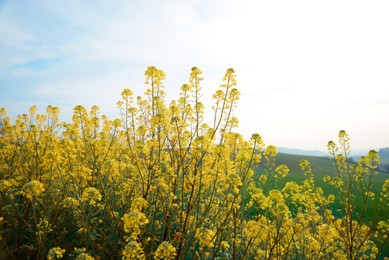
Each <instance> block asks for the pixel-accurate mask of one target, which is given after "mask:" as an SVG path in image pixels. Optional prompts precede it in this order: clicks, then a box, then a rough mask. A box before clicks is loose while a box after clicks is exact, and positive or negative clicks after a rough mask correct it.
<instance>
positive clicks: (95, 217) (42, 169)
mask: <svg viewBox="0 0 389 260" xmlns="http://www.w3.org/2000/svg"><path fill="white" fill-rule="evenodd" d="M145 76H146V84H147V86H148V88H147V90H146V92H145V96H144V97H143V98H142V97H137V98H134V97H133V93H132V91H131V90H129V89H125V90H124V91H123V92H122V94H121V100H120V101H119V102H118V108H119V110H120V113H121V119H114V120H110V119H109V118H107V117H106V116H100V113H99V108H98V107H96V106H94V107H92V108H91V109H90V111H89V112H88V111H87V110H86V109H85V108H84V107H82V106H77V107H75V108H74V114H73V120H72V122H71V123H61V122H60V121H59V109H58V108H57V107H52V106H49V107H48V108H47V113H46V114H45V115H41V114H36V108H35V107H32V108H31V109H30V112H29V114H28V115H21V116H19V117H18V118H17V120H16V121H15V123H14V124H13V123H11V120H10V118H8V117H7V114H6V111H5V109H1V113H0V114H1V115H0V122H1V127H0V202H1V211H0V223H1V225H0V234H1V237H0V252H1V253H0V258H9V259H12V258H13V259H17V258H27V257H31V258H38V259H43V258H47V259H56V258H71V259H74V258H76V259H93V258H96V259H109V258H110V259H112V258H113V259H115V258H124V259H145V258H146V259H153V258H154V259H174V258H176V259H192V258H193V259H198V258H200V259H204V258H219V259H221V258H222V259H224V258H226V259H242V258H247V259H253V258H258V259H291V258H293V259H297V258H307V259H317V258H320V259H346V258H348V259H356V258H362V259H363V258H364V259H375V258H376V257H377V256H378V255H379V253H380V248H381V246H382V245H383V244H384V243H385V242H386V240H387V235H388V232H389V225H388V222H387V221H382V220H380V221H379V220H377V221H376V222H374V223H366V222H365V221H363V218H364V212H365V210H366V207H367V205H368V204H369V202H370V201H371V200H373V199H375V200H380V205H381V208H379V209H377V212H378V213H377V214H379V210H381V209H384V208H385V207H387V206H388V195H389V193H388V192H389V190H388V188H389V181H387V182H385V183H384V185H383V188H382V192H381V194H374V193H372V192H371V183H372V178H373V177H374V174H375V173H376V167H377V165H378V164H379V158H378V154H377V152H374V151H371V152H369V154H368V155H367V156H366V157H362V158H361V159H360V161H359V163H358V164H351V163H349V160H348V154H349V138H348V136H347V134H346V132H344V131H341V132H340V133H339V142H338V143H337V144H336V143H335V142H332V141H331V142H329V145H328V147H329V151H330V154H331V155H332V157H333V159H334V162H335V166H336V169H337V173H338V175H337V177H334V178H330V177H326V178H325V179H326V181H327V182H328V184H329V185H332V186H334V187H336V188H337V190H338V194H333V195H332V194H330V195H325V194H324V192H323V190H322V188H320V187H316V186H315V183H314V180H313V173H312V170H311V168H310V165H309V162H308V161H306V160H304V161H302V162H301V163H300V167H301V168H302V169H303V171H304V173H305V179H304V180H303V181H301V182H298V183H297V182H286V183H285V182H282V179H283V178H284V177H285V176H286V175H287V174H288V173H289V169H288V168H287V167H286V166H285V165H281V166H278V167H275V165H276V164H275V160H276V155H277V149H276V147H274V146H271V145H270V146H265V144H264V143H263V141H262V139H261V137H260V135H258V134H253V135H252V138H251V139H250V140H249V141H246V140H244V138H243V137H242V136H241V135H240V134H239V133H236V132H234V129H235V128H236V126H237V124H238V120H237V119H236V118H235V117H234V116H233V113H234V108H235V107H236V104H237V101H238V100H239V91H238V90H237V89H236V88H235V86H236V80H235V72H234V70H233V69H228V70H227V72H226V74H225V75H224V77H223V79H222V84H221V85H220V88H219V89H218V90H217V91H216V93H215V94H214V96H213V99H214V101H215V102H214V106H213V112H214V116H213V120H212V122H210V123H209V124H206V123H205V122H204V121H205V120H204V107H203V105H202V103H201V102H200V100H201V82H202V80H203V79H202V77H201V71H200V69H198V68H192V70H191V73H190V78H189V83H188V84H184V85H182V87H181V90H180V96H179V99H178V100H174V101H172V102H171V103H170V104H166V101H165V93H164V86H163V80H164V78H165V73H164V72H163V71H161V70H159V69H157V68H155V67H149V68H148V69H147V70H146V72H145ZM259 162H262V163H264V164H265V165H266V170H265V171H257V167H258V165H259ZM335 196H336V197H337V198H338V199H339V201H340V202H341V205H342V209H341V210H340V211H337V212H333V210H332V207H331V204H332V203H333V202H334V200H335ZM356 200H360V201H363V205H364V206H363V207H362V208H359V209H357V208H356V207H355V205H356V204H355V201H356ZM368 224H369V225H368Z"/></svg>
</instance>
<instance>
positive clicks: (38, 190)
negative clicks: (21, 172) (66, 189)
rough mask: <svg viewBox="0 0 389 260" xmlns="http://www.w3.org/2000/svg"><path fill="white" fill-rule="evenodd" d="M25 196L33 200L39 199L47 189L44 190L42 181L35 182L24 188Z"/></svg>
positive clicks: (27, 184)
mask: <svg viewBox="0 0 389 260" xmlns="http://www.w3.org/2000/svg"><path fill="white" fill-rule="evenodd" d="M22 191H23V194H24V196H25V197H26V198H27V199H29V200H32V199H33V198H34V197H38V196H39V195H41V194H42V193H43V192H44V191H45V189H44V188H43V184H42V183H41V182H40V181H37V180H33V181H30V182H28V183H26V184H25V185H24V186H23V188H22Z"/></svg>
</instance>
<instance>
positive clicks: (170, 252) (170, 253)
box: [154, 241, 176, 260]
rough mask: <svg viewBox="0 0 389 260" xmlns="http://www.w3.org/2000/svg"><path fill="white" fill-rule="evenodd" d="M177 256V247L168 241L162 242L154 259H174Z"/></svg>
mask: <svg viewBox="0 0 389 260" xmlns="http://www.w3.org/2000/svg"><path fill="white" fill-rule="evenodd" d="M175 256H176V248H175V247H174V246H173V245H172V244H170V243H169V242H167V241H164V242H162V243H161V244H160V245H159V246H158V248H157V250H156V251H155V254H154V259H166V260H168V259H174V258H175Z"/></svg>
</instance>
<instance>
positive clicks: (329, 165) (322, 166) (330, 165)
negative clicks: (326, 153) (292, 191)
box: [260, 153, 389, 221]
mask: <svg viewBox="0 0 389 260" xmlns="http://www.w3.org/2000/svg"><path fill="white" fill-rule="evenodd" d="M304 159H305V160H308V161H309V162H310V165H311V168H312V172H313V175H314V179H315V184H316V185H317V186H318V187H321V188H322V189H323V191H324V192H325V194H326V195H328V194H334V195H335V196H336V197H337V195H338V193H337V192H338V191H337V190H336V189H335V188H333V187H332V186H330V185H329V184H328V183H325V182H324V181H323V177H324V176H326V175H329V176H336V171H335V164H334V161H333V160H331V159H329V158H326V157H316V156H305V155H292V154H283V153H279V154H278V155H277V158H276V166H278V165H281V164H285V165H287V166H288V168H289V169H290V172H289V174H288V176H287V177H286V178H285V179H284V182H288V181H295V182H297V183H299V182H301V181H302V180H303V179H304V174H303V171H302V170H301V169H300V167H299V163H300V161H301V160H304ZM261 168H262V167H261ZM262 170H263V168H262ZM260 171H261V170H260ZM387 178H389V174H387V173H383V172H378V174H377V175H376V176H374V177H373V192H374V193H375V194H376V198H377V199H376V200H375V201H373V202H372V203H371V204H370V205H369V207H368V210H367V212H366V220H367V221H369V220H371V219H373V218H374V216H376V213H377V212H376V209H377V206H378V205H377V204H378V201H379V199H378V196H379V193H380V192H381V187H382V184H383V183H384V181H385V180H386V179H387ZM361 204H362V201H361ZM334 207H335V208H337V207H339V204H337V203H335V205H334ZM386 213H387V214H385V215H389V212H386ZM381 217H382V218H383V217H384V216H381Z"/></svg>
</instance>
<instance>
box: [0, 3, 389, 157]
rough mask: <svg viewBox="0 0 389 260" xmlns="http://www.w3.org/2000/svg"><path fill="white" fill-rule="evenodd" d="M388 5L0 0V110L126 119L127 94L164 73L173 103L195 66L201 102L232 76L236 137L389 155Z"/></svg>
mask: <svg viewBox="0 0 389 260" xmlns="http://www.w3.org/2000/svg"><path fill="white" fill-rule="evenodd" d="M388 13H389V1H387V0H382V1H379V0H377V1H358V0H353V1H345V0H327V1H314V0H306V1H301V0H295V1H290V0H285V1H281V0H279V1H278V0H274V1H260V0H239V1H233V0H188V1H183V0H128V1H125V0H106V1H103V0H96V1H81V0H80V1H78V0H77V1H76V0H69V1H54V0H38V1H37V0H35V1H32V0H31V1H30V0H20V1H12V0H0V107H5V108H6V109H7V111H8V114H9V116H11V117H12V118H15V117H16V115H18V114H23V113H27V112H28V109H29V107H30V106H32V105H37V106H38V111H41V112H44V110H45V108H46V107H47V106H48V105H53V106H59V107H60V108H61V119H62V120H64V121H68V120H70V118H71V114H72V108H73V107H75V106H76V105H83V106H85V107H87V108H90V107H91V106H93V105H98V106H99V107H100V108H101V113H102V114H106V115H108V116H109V117H110V118H115V117H118V113H119V111H118V109H117V108H116V102H117V101H118V100H119V99H120V93H121V91H122V90H123V89H124V88H130V89H132V90H133V91H134V93H135V95H137V96H138V95H143V93H144V91H145V89H146V85H145V84H144V81H145V77H144V71H145V70H146V68H147V67H148V66H156V67H157V68H159V69H162V70H163V71H165V73H166V80H165V81H164V86H165V91H166V92H167V97H168V98H170V99H176V98H177V97H178V93H179V89H180V87H181V85H182V84H184V83H187V82H188V79H189V74H190V71H191V68H192V67H193V66H196V67H198V68H200V69H201V70H202V71H203V77H204V81H203V84H202V87H203V103H204V104H205V105H206V107H207V108H208V110H207V111H208V112H207V115H209V114H210V113H211V110H210V107H211V106H212V99H211V97H212V94H213V93H214V92H215V91H216V90H217V89H218V87H219V85H220V84H221V80H222V77H223V75H224V73H225V72H226V70H227V69H228V68H234V70H235V72H236V75H237V83H238V85H237V88H238V89H239V91H240V92H241V99H240V102H239V104H238V107H237V109H236V111H235V116H236V117H237V118H238V119H239V122H240V124H239V129H238V130H237V131H238V132H240V133H242V134H243V136H244V137H245V138H249V137H250V136H251V134H252V133H259V134H260V135H261V136H262V137H263V139H264V141H265V143H266V144H273V145H276V146H281V147H289V148H299V149H309V150H322V151H326V145H327V142H328V141H329V140H335V141H336V140H337V134H338V132H339V131H340V130H342V129H344V130H346V131H347V132H348V134H349V135H350V138H351V149H352V150H353V151H358V150H362V149H378V148H380V147H387V146H389V15H387V14H388Z"/></svg>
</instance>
